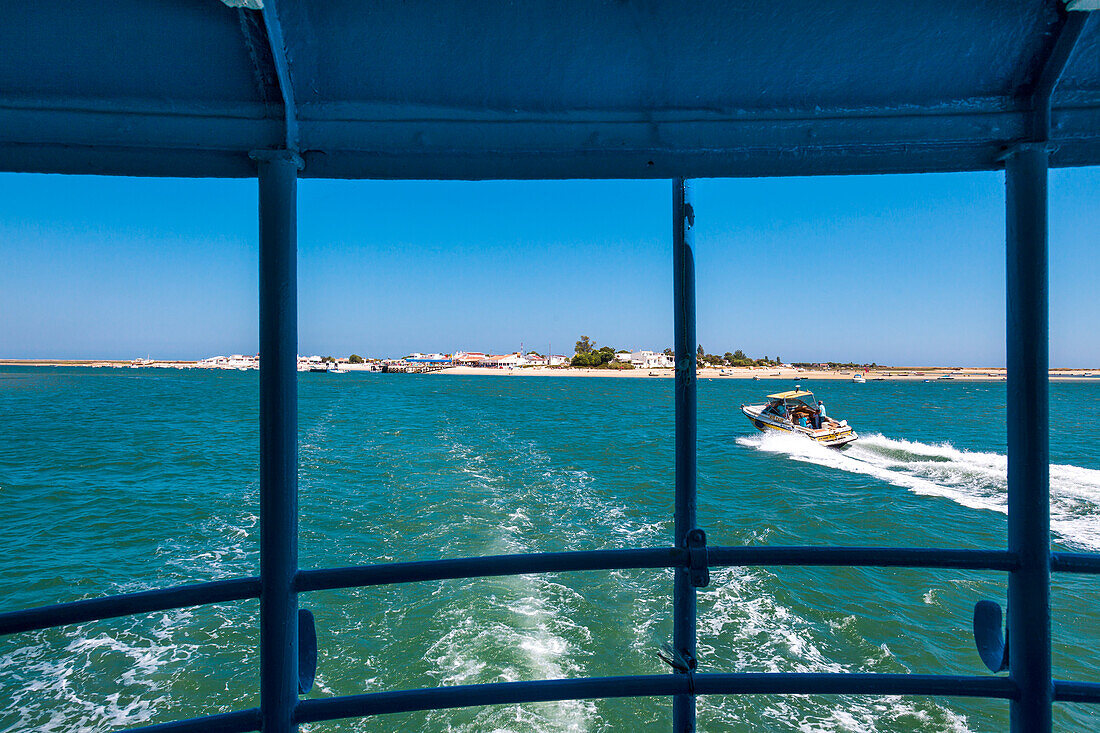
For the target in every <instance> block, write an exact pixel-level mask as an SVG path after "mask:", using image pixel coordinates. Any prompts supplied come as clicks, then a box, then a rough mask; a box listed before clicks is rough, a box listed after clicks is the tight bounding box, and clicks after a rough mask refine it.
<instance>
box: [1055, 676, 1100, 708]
mask: <svg viewBox="0 0 1100 733" xmlns="http://www.w3.org/2000/svg"><path fill="white" fill-rule="evenodd" d="M1054 699H1055V700H1057V701H1059V702H1091V703H1100V682H1067V681H1065V680H1055V681H1054Z"/></svg>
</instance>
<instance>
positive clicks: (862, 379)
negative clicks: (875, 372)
mask: <svg viewBox="0 0 1100 733" xmlns="http://www.w3.org/2000/svg"><path fill="white" fill-rule="evenodd" d="M852 381H853V382H855V383H856V384H866V383H867V377H865V376H863V375H862V374H853V375H852Z"/></svg>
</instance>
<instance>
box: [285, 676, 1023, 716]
mask: <svg viewBox="0 0 1100 733" xmlns="http://www.w3.org/2000/svg"><path fill="white" fill-rule="evenodd" d="M692 691H694V693H696V694H700V695H743V694H807V695H861V694H862V695H942V696H946V697H992V698H1001V699H1011V698H1012V697H1013V696H1014V695H1015V694H1016V688H1015V686H1014V685H1013V683H1012V681H1011V680H1009V679H1006V678H1003V677H958V676H954V677H953V676H934V675H916V674H797V673H793V674H768V673H746V674H703V673H696V674H694V675H685V674H671V675H636V676H622V677H592V678H587V679H572V680H543V681H538V682H506V683H497V684H488V685H457V686H454V687H437V688H430V689H423V690H400V691H397V692H376V693H371V694H366V695H352V696H347V697H334V698H327V699H323V700H305V701H303V702H302V704H301V705H300V706H299V709H298V720H299V721H300V722H303V723H304V722H314V721H319V720H335V719H338V718H347V717H352V716H361V715H385V714H390V713H402V712H412V711H415V710H429V709H440V708H456V707H469V706H474V705H501V704H518V703H525V702H549V701H554V700H573V699H585V698H611V697H641V696H645V697H651V696H657V695H673V696H674V699H675V697H687V698H688V699H692V695H691V693H692ZM693 722H694V721H693Z"/></svg>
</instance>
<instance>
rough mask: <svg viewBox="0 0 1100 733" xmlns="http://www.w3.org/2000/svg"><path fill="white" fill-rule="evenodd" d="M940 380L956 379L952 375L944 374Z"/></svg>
mask: <svg viewBox="0 0 1100 733" xmlns="http://www.w3.org/2000/svg"><path fill="white" fill-rule="evenodd" d="M939 379H954V377H953V376H951V375H950V374H944V375H943V376H942V377H939Z"/></svg>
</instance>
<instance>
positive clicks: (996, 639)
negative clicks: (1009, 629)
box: [974, 601, 1008, 672]
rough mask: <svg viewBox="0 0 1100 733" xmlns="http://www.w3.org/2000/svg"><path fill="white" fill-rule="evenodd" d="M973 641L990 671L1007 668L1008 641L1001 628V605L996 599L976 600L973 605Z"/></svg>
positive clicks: (1002, 670)
mask: <svg viewBox="0 0 1100 733" xmlns="http://www.w3.org/2000/svg"><path fill="white" fill-rule="evenodd" d="M974 643H975V644H976V645H977V647H978V656H979V657H981V658H982V663H983V664H985V666H986V668H987V669H988V670H989V671H990V672H1004V671H1005V670H1006V669H1008V642H1007V640H1006V639H1005V636H1004V633H1003V632H1002V630H1001V606H1000V604H999V603H997V602H996V601H978V602H977V603H976V604H975V605H974Z"/></svg>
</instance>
